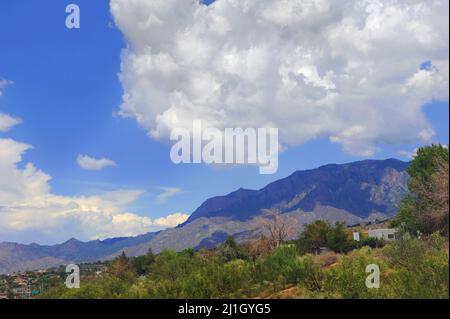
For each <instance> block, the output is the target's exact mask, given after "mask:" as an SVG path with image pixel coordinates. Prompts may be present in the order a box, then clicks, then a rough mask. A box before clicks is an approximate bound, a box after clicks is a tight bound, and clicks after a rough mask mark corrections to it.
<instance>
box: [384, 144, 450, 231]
mask: <svg viewBox="0 0 450 319" xmlns="http://www.w3.org/2000/svg"><path fill="white" fill-rule="evenodd" d="M448 161H449V153H448V149H447V148H445V147H443V146H442V145H431V146H427V147H423V148H420V149H419V150H418V151H417V155H416V156H415V157H414V159H413V160H412V161H411V163H410V165H409V167H408V174H409V176H410V179H409V182H408V188H409V191H410V192H411V195H409V196H407V197H406V198H405V199H403V201H402V202H401V204H400V208H399V212H398V215H397V218H396V219H395V220H394V222H393V223H392V226H394V227H399V226H402V227H403V228H404V229H405V230H407V231H409V232H410V233H412V234H415V233H416V232H417V231H420V232H422V233H425V234H431V233H433V232H435V231H439V232H441V233H443V234H448Z"/></svg>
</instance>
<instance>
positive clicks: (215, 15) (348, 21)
mask: <svg viewBox="0 0 450 319" xmlns="http://www.w3.org/2000/svg"><path fill="white" fill-rule="evenodd" d="M448 6H449V3H448V1H446V0H445V1H444V0H433V1H429V0H386V1H379V0H348V1H335V0H260V1H254V0H216V1H215V2H214V3H213V4H212V5H210V6H205V5H202V4H201V3H200V1H177V0H133V1H129V0H111V2H110V7H111V13H112V15H113V17H114V19H115V23H116V25H117V27H118V28H119V29H120V30H121V32H122V33H123V34H124V36H125V39H126V41H127V43H128V45H127V47H126V48H125V49H124V50H123V54H122V64H121V72H120V80H121V83H122V86H123V89H124V95H123V103H122V104H121V106H120V111H119V114H121V115H122V116H124V117H131V118H134V119H135V120H136V121H137V122H138V124H139V125H140V126H141V127H143V128H144V129H146V130H147V132H148V133H149V135H150V136H152V137H154V138H156V139H163V140H164V139H167V137H168V133H169V132H170V130H171V129H172V128H174V127H185V128H188V129H190V128H191V126H192V121H193V120H195V119H201V120H202V121H204V122H205V123H207V124H208V125H211V126H214V127H218V128H225V127H278V128H279V129H280V139H281V142H282V143H283V144H284V145H285V146H294V145H300V144H302V143H305V142H306V141H308V140H311V139H315V138H320V137H326V138H329V139H330V141H331V142H333V143H338V144H340V145H342V147H343V149H344V150H345V151H346V152H348V153H351V154H355V155H364V156H371V155H373V154H374V153H375V152H377V150H378V149H379V148H380V147H381V145H383V144H395V143H409V142H419V141H420V142H427V141H429V140H430V139H431V138H432V136H433V134H434V131H433V129H432V127H431V126H430V123H429V122H428V121H427V119H426V117H425V115H424V113H423V105H424V104H425V103H427V102H430V101H432V100H434V99H438V100H445V101H447V100H448V66H449V63H448V54H449V53H448V49H449V46H448V37H449V33H448V21H449V16H448ZM427 61H429V63H430V64H431V67H428V68H425V69H423V68H422V69H421V67H420V66H421V65H422V64H423V63H424V62H427Z"/></svg>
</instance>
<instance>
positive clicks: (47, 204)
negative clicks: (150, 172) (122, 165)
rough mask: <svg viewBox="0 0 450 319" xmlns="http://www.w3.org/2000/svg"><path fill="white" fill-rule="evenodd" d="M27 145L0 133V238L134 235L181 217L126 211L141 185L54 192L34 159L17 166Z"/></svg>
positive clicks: (52, 239) (171, 223)
mask: <svg viewBox="0 0 450 319" xmlns="http://www.w3.org/2000/svg"><path fill="white" fill-rule="evenodd" d="M31 148H32V147H31V146H30V145H28V144H24V143H20V142H17V141H15V140H12V139H5V138H0V176H1V178H0V241H18V242H32V241H34V242H39V243H55V242H62V241H65V240H67V239H68V238H70V237H76V238H79V239H81V240H88V239H97V238H108V237H116V236H132V235H138V234H142V233H146V232H149V231H156V230H161V229H164V228H167V227H173V226H176V225H178V224H179V223H180V222H183V221H184V220H185V217H186V216H185V215H183V214H180V213H176V214H173V215H169V216H166V217H163V218H158V219H155V220H152V219H151V218H149V217H147V216H140V215H137V214H135V213H133V212H130V211H129V209H128V207H129V206H130V205H131V204H132V203H133V202H135V201H136V200H137V199H138V198H139V197H140V196H141V194H143V191H142V190H123V189H118V190H115V191H110V192H106V193H102V194H99V195H92V196H60V195H56V194H53V193H52V192H51V187H50V184H49V181H50V179H51V177H50V175H48V174H46V173H45V172H43V171H41V170H39V169H38V168H36V167H35V166H34V165H33V164H32V163H24V165H19V164H21V162H22V156H23V154H24V153H25V152H26V151H28V150H30V149H31ZM186 218H187V217H186Z"/></svg>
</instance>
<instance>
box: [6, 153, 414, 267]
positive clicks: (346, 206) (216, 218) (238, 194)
mask: <svg viewBox="0 0 450 319" xmlns="http://www.w3.org/2000/svg"><path fill="white" fill-rule="evenodd" d="M407 166H408V163H405V162H402V161H399V160H396V159H388V160H367V161H360V162H354V163H349V164H342V165H338V164H330V165H326V166H322V167H319V168H317V169H312V170H306V171H297V172H295V173H293V174H292V175H290V176H288V177H286V178H283V179H280V180H278V181H275V182H273V183H271V184H269V185H267V186H266V187H264V188H262V189H260V190H245V189H239V190H237V191H235V192H232V193H230V194H228V195H226V196H218V197H214V198H211V199H208V200H206V201H205V202H204V203H203V204H202V205H201V206H200V207H199V208H197V209H196V210H195V211H194V212H193V213H192V215H191V216H190V218H189V219H188V220H187V221H186V222H185V223H184V224H182V225H180V226H178V227H176V228H174V229H168V230H165V231H162V232H158V233H149V234H145V235H141V236H137V237H130V238H114V239H108V240H105V241H90V242H80V241H78V240H75V239H71V240H69V241H67V242H65V243H64V244H60V245H55V246H39V245H36V244H32V245H19V244H14V243H0V273H5V272H11V271H14V270H17V269H22V270H23V269H32V268H42V267H48V266H55V265H59V264H65V263H68V262H82V261H94V260H101V259H108V258H112V257H114V256H116V255H117V254H119V253H120V252H121V251H123V250H124V251H125V252H126V253H127V254H128V255H131V256H136V255H141V254H145V253H146V252H147V250H148V248H149V247H151V248H152V249H153V250H154V251H155V252H158V251H160V250H161V249H164V248H172V249H176V250H182V249H185V248H190V247H195V248H199V247H212V246H215V245H217V244H218V243H221V242H223V241H224V240H225V238H226V237H227V235H229V234H230V235H233V236H235V237H236V238H237V239H238V240H245V239H248V238H252V237H253V236H255V234H257V233H258V223H257V222H256V219H255V218H256V217H258V216H260V215H261V214H262V213H263V211H264V210H266V209H272V210H276V211H278V212H280V213H281V214H282V215H281V216H282V217H283V218H284V219H286V221H287V222H289V223H290V224H291V225H294V226H296V227H297V229H298V232H300V230H301V228H302V226H303V225H304V224H307V223H310V222H313V221H314V220H317V219H322V220H328V221H331V222H335V221H343V222H346V223H349V224H350V223H357V222H361V221H364V220H373V219H383V218H386V217H391V216H393V215H395V213H396V211H397V208H398V204H399V202H400V200H401V199H402V198H403V197H404V196H405V195H406V193H407V191H408V190H407V181H408V174H407V172H406V168H407Z"/></svg>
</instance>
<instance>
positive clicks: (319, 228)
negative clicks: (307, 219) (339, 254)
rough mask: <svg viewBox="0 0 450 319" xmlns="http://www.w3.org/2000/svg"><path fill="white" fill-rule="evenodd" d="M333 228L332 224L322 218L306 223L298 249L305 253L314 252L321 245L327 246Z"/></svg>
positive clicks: (298, 242) (298, 241)
mask: <svg viewBox="0 0 450 319" xmlns="http://www.w3.org/2000/svg"><path fill="white" fill-rule="evenodd" d="M331 229H332V228H331V226H330V224H329V223H327V222H325V221H322V220H317V221H315V222H314V223H311V224H308V225H306V226H305V230H304V231H303V233H302V234H301V235H300V238H299V239H298V240H297V243H296V245H297V249H298V251H299V252H300V253H301V254H305V253H310V252H314V251H315V250H316V249H318V248H320V247H326V246H327V244H328V239H327V238H328V234H329V233H330V232H331Z"/></svg>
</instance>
